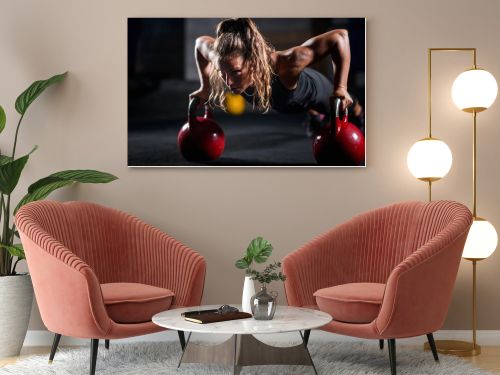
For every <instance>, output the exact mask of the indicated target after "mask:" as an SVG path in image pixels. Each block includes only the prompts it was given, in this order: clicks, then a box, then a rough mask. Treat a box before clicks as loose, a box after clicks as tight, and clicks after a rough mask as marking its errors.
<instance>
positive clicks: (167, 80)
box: [128, 18, 365, 166]
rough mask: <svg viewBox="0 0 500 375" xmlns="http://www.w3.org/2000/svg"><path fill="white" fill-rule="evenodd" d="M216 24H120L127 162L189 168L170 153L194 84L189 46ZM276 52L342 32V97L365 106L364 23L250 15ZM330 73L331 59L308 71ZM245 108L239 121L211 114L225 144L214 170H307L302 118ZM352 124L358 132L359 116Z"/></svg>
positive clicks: (308, 144) (309, 159) (309, 156)
mask: <svg viewBox="0 0 500 375" xmlns="http://www.w3.org/2000/svg"><path fill="white" fill-rule="evenodd" d="M220 20H221V19H212V18H210V19H209V18H130V19H129V20H128V165H129V166H189V165H200V164H195V163H190V162H187V161H186V160H184V159H183V157H182V155H181V154H180V152H179V150H178V148H177V133H178V131H179V129H180V128H181V126H182V125H183V124H184V123H185V122H186V118H187V107H188V95H189V93H191V92H193V91H195V90H196V89H198V88H199V87H200V82H199V79H198V73H197V70H196V62H195V58H194V41H195V39H196V38H197V37H198V36H200V35H211V36H214V35H215V26H216V25H217V23H218V22H219V21H220ZM254 21H255V22H256V24H257V26H258V27H259V30H260V31H261V32H262V34H263V35H264V37H265V38H266V40H267V41H268V42H270V43H271V44H272V45H273V46H274V47H275V48H276V50H284V49H288V48H290V47H293V46H297V45H300V44H302V43H303V42H305V41H306V40H307V39H309V38H311V37H312V36H315V35H318V34H321V33H324V32H326V31H328V30H332V29H337V28H344V29H347V30H348V31H349V40H350V45H351V69H350V73H349V92H350V93H351V95H352V96H353V98H356V99H357V100H358V101H359V103H360V105H361V106H362V108H365V20H364V18H312V19H306V18H254ZM313 68H316V69H318V70H320V71H321V72H322V73H323V74H325V75H327V76H330V77H331V76H332V74H333V73H332V68H331V59H330V58H325V59H323V61H321V62H320V63H318V64H316V65H314V66H313ZM250 107H251V105H247V109H246V111H245V113H244V114H243V115H241V116H232V115H229V114H226V113H224V112H223V111H220V110H217V111H215V113H214V114H215V120H216V121H217V122H218V123H219V125H220V126H221V127H222V129H223V131H224V134H225V138H226V146H225V150H224V153H223V154H222V156H221V158H219V159H218V160H216V161H214V162H209V163H205V164H203V165H214V166H224V165H226V166H238V165H239V166H308V165H310V166H314V165H317V164H316V162H315V160H314V157H313V153H312V139H311V138H308V137H307V136H306V128H305V126H304V121H305V119H306V115H305V114H299V115H297V114H293V115H292V114H279V113H277V112H274V111H271V112H269V113H267V114H265V115H262V114H260V113H258V112H252V110H251V108H250ZM350 121H352V122H355V123H357V125H358V126H360V127H361V128H362V131H363V132H364V131H365V129H364V127H365V124H364V115H363V116H362V118H361V119H359V118H358V119H357V121H356V120H354V119H353V120H350Z"/></svg>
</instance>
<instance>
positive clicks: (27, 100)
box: [16, 72, 68, 115]
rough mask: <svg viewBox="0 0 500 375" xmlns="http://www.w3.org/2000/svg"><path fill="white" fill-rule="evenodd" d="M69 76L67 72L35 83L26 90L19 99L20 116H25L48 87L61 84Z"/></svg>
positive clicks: (17, 106)
mask: <svg viewBox="0 0 500 375" xmlns="http://www.w3.org/2000/svg"><path fill="white" fill-rule="evenodd" d="M67 74H68V72H65V73H63V74H58V75H55V76H53V77H51V78H49V79H46V80H42V81H35V82H33V83H32V84H31V86H30V87H28V88H27V89H26V90H24V92H23V93H22V94H21V95H19V97H18V98H17V100H16V111H17V112H19V114H21V115H24V114H25V113H26V110H27V109H28V107H29V106H30V104H31V103H33V102H34V101H35V99H36V98H38V96H40V94H41V93H42V92H44V91H45V89H46V88H47V87H49V86H51V85H53V84H54V83H57V82H61V81H62V80H63V79H64V78H66V75H67Z"/></svg>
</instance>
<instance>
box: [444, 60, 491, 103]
mask: <svg viewBox="0 0 500 375" xmlns="http://www.w3.org/2000/svg"><path fill="white" fill-rule="evenodd" d="M497 93H498V85H497V81H496V80H495V77H493V75H492V74H491V73H489V72H487V71H486V70H483V69H471V70H466V71H465V72H463V73H461V74H460V75H459V76H458V77H457V78H456V79H455V82H453V86H452V88H451V97H452V98H453V102H454V103H455V105H456V106H457V107H458V108H460V109H461V110H462V111H465V112H473V111H475V112H481V111H484V110H485V109H487V108H489V107H490V106H491V105H492V104H493V102H494V101H495V99H496V97H497Z"/></svg>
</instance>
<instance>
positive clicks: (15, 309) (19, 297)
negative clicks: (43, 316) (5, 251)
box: [0, 275, 33, 358]
mask: <svg viewBox="0 0 500 375" xmlns="http://www.w3.org/2000/svg"><path fill="white" fill-rule="evenodd" d="M32 303H33V285H32V284H31V277H30V275H16V276H0V332H1V334H0V358H5V357H13V356H17V355H19V353H20V352H21V348H22V346H23V342H24V338H25V337H26V332H27V331H28V323H29V321H30V314H31V305H32Z"/></svg>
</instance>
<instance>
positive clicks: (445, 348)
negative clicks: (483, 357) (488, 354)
mask: <svg viewBox="0 0 500 375" xmlns="http://www.w3.org/2000/svg"><path fill="white" fill-rule="evenodd" d="M435 342H436V349H437V351H438V353H441V354H448V355H455V356H457V357H474V356H476V355H479V354H481V347H480V346H479V345H477V344H476V345H474V344H473V343H471V342H467V341H457V340H436V341H435ZM424 350H431V347H430V345H429V343H428V342H426V343H425V344H424Z"/></svg>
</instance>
